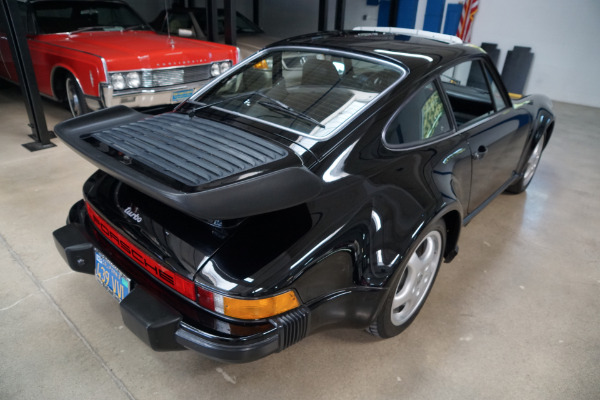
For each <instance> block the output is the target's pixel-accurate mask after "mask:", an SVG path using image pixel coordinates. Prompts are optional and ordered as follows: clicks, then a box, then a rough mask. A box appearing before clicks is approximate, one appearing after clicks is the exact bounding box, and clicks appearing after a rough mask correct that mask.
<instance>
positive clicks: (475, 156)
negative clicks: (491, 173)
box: [472, 145, 488, 160]
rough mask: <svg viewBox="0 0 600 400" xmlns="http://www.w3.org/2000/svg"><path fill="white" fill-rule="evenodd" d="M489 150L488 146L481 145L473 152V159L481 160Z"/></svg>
mask: <svg viewBox="0 0 600 400" xmlns="http://www.w3.org/2000/svg"><path fill="white" fill-rule="evenodd" d="M487 152H488V148H487V147H485V146H484V145H481V146H479V148H478V149H477V151H476V152H475V153H473V156H472V157H473V160H481V159H482V158H483V157H485V155H486V154H487Z"/></svg>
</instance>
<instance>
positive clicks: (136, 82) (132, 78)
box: [126, 72, 141, 88]
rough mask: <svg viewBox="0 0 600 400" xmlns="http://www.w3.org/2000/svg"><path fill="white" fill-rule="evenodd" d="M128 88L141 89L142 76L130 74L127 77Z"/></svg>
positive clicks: (135, 73) (134, 73)
mask: <svg viewBox="0 0 600 400" xmlns="http://www.w3.org/2000/svg"><path fill="white" fill-rule="evenodd" d="M126 80H127V87H130V88H138V87H140V83H141V80H140V74H139V73H137V72H128V73H127V76H126Z"/></svg>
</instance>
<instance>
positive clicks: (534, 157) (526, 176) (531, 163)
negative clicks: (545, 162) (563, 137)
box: [523, 138, 544, 186]
mask: <svg viewBox="0 0 600 400" xmlns="http://www.w3.org/2000/svg"><path fill="white" fill-rule="evenodd" d="M543 148H544V138H541V139H540V141H539V142H538V144H537V145H536V146H535V148H534V149H533V152H532V153H531V155H530V156H529V160H527V166H526V167H525V172H524V173H523V184H524V185H525V186H526V185H527V184H528V183H529V181H531V178H533V174H535V170H536V169H537V166H538V164H539V163H540V157H541V156H542V149H543Z"/></svg>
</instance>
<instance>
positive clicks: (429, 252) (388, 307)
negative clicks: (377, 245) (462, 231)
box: [368, 220, 446, 338]
mask: <svg viewBox="0 0 600 400" xmlns="http://www.w3.org/2000/svg"><path fill="white" fill-rule="evenodd" d="M415 243H417V245H416V246H414V247H413V248H412V249H411V250H410V252H409V255H408V257H406V259H405V260H404V261H403V263H402V265H401V266H400V267H399V269H398V272H397V273H396V276H395V277H394V279H393V280H392V283H391V285H390V290H389V292H388V294H387V298H386V300H385V303H384V305H383V308H382V309H381V310H380V311H379V313H378V315H377V317H376V318H375V320H374V321H373V323H372V324H371V326H370V327H369V329H368V330H369V332H370V333H372V334H373V335H375V336H379V337H381V338H390V337H393V336H396V335H398V334H400V333H401V332H402V331H404V330H405V329H406V328H408V326H409V325H410V324H411V323H412V321H413V320H414V319H415V317H416V316H417V314H418V313H419V311H420V310H421V308H422V307H423V304H424V303H425V300H426V299H427V296H428V295H429V292H430V291H431V287H432V286H433V282H434V281H435V277H436V276H437V272H438V270H439V267H440V264H441V263H442V255H443V253H444V246H445V244H446V224H445V223H444V221H443V220H440V221H438V222H436V223H435V224H433V225H432V226H430V227H429V228H428V229H427V230H426V231H424V232H423V233H422V234H421V235H419V238H418V239H417V240H416V241H415Z"/></svg>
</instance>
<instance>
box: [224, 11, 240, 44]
mask: <svg viewBox="0 0 600 400" xmlns="http://www.w3.org/2000/svg"><path fill="white" fill-rule="evenodd" d="M235 10H236V8H235V0H225V43H227V44H230V45H232V46H235V43H236V41H237V37H236V31H237V26H236V23H235Z"/></svg>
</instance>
